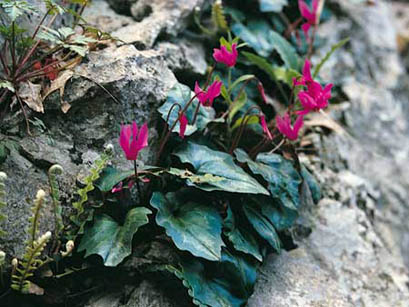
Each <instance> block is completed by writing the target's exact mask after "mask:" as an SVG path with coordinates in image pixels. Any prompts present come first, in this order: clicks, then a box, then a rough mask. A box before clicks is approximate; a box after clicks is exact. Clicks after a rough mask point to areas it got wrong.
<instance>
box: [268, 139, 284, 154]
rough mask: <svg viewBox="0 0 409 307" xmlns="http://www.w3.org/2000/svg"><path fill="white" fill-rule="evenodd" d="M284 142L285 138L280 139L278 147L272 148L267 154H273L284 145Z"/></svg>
mask: <svg viewBox="0 0 409 307" xmlns="http://www.w3.org/2000/svg"><path fill="white" fill-rule="evenodd" d="M286 140H287V139H286V138H284V139H282V140H281V142H280V143H278V145H277V146H276V147H274V148H273V149H272V150H271V151H270V152H269V154H272V153H273V152H275V151H276V150H278V149H279V148H280V147H281V146H282V145H284V143H285V141H286Z"/></svg>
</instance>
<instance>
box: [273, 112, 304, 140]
mask: <svg viewBox="0 0 409 307" xmlns="http://www.w3.org/2000/svg"><path fill="white" fill-rule="evenodd" d="M276 124H277V129H278V131H280V133H281V134H283V135H284V136H285V137H286V138H287V139H289V140H292V141H295V140H296V139H297V138H298V132H299V131H300V129H301V127H302V126H303V124H304V122H303V116H302V115H300V116H298V117H297V119H296V120H295V123H294V126H291V118H290V115H288V113H285V114H284V116H283V117H280V116H278V115H277V116H276Z"/></svg>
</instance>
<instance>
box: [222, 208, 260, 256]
mask: <svg viewBox="0 0 409 307" xmlns="http://www.w3.org/2000/svg"><path fill="white" fill-rule="evenodd" d="M224 227H225V229H226V230H225V235H226V236H227V238H228V239H229V240H230V242H231V243H233V246H234V248H235V249H236V250H238V251H240V252H243V253H246V254H250V255H252V256H254V257H255V258H256V259H257V260H259V261H263V256H262V255H261V254H260V249H259V246H258V243H257V240H256V239H255V238H254V237H253V235H252V234H251V233H250V232H248V231H247V230H246V229H245V228H243V227H240V225H239V224H237V222H236V219H235V217H234V214H233V211H232V210H231V209H230V208H229V209H228V211H227V217H226V218H225V220H224Z"/></svg>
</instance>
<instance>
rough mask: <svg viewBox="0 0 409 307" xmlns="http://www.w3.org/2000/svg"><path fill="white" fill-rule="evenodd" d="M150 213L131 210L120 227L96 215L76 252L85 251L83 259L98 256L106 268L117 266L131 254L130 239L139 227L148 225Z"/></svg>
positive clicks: (103, 216) (140, 208) (146, 210)
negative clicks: (93, 255)
mask: <svg viewBox="0 0 409 307" xmlns="http://www.w3.org/2000/svg"><path fill="white" fill-rule="evenodd" d="M151 213H152V212H151V211H150V210H149V209H147V208H143V207H138V208H134V209H131V210H130V211H129V212H128V214H127V216H126V218H125V222H124V224H123V225H122V226H121V225H119V224H118V223H117V222H116V221H115V220H113V219H112V218H111V217H110V216H108V215H105V214H103V215H97V216H95V219H94V224H93V225H92V226H89V227H88V228H87V229H86V231H85V234H84V236H83V238H82V239H81V244H80V246H79V248H78V251H86V254H85V257H88V256H89V255H92V254H98V255H100V256H101V257H102V259H103V261H104V264H105V265H106V266H117V265H118V264H119V263H121V262H122V260H123V259H124V258H125V257H127V256H129V255H130V254H131V250H132V238H133V236H134V234H135V233H136V232H137V231H138V229H139V227H141V226H143V225H145V224H147V223H148V215H149V214H151Z"/></svg>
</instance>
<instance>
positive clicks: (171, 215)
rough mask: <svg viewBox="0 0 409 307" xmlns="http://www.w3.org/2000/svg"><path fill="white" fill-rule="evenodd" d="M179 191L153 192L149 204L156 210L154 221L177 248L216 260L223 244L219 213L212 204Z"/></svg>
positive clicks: (219, 255) (218, 258)
mask: <svg viewBox="0 0 409 307" xmlns="http://www.w3.org/2000/svg"><path fill="white" fill-rule="evenodd" d="M179 195H180V194H179ZM179 195H178V194H176V193H167V194H166V196H165V195H163V194H162V193H160V192H154V193H153V195H152V199H151V205H152V206H153V207H154V208H156V209H157V210H158V213H157V214H156V223H157V224H158V225H159V226H162V227H163V228H165V230H166V234H167V235H168V236H170V237H171V238H172V240H173V242H174V243H175V245H176V246H177V248H179V249H180V250H186V251H189V252H190V253H191V254H193V255H194V256H196V257H202V258H205V259H208V260H211V261H219V260H220V259H221V248H222V246H224V244H223V241H222V239H221V232H222V220H221V217H220V215H219V213H218V212H217V210H216V209H215V208H212V207H209V206H205V205H202V204H198V203H195V202H192V201H190V200H185V199H182V197H181V196H179Z"/></svg>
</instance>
